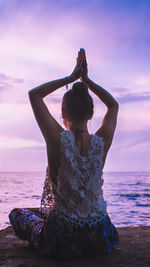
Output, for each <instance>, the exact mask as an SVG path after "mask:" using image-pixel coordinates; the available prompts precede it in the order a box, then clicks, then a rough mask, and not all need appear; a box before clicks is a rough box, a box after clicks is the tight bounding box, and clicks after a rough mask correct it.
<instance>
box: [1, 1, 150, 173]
mask: <svg viewBox="0 0 150 267" xmlns="http://www.w3.org/2000/svg"><path fill="white" fill-rule="evenodd" d="M149 17H150V1H148V0H144V1H143V0H140V1H138V0H132V1H131V0H122V1H119V0H113V1H109V0H107V1H104V0H90V1H88V0H86V1H79V0H78V1H76V0H65V1H63V0H61V1H60V0H59V1H51V0H44V1H43V0H36V1H35V0H32V1H29V0H26V1H20V0H11V1H9V0H1V1H0V36H1V38H0V59H1V60H0V121H1V124H0V171H32V170H33V171H43V170H45V168H46V165H47V159H46V150H45V141H44V138H43V136H42V134H41V132H40V129H39V128H38V125H37V123H36V121H35V118H34V115H33V112H32V109H31V106H30V103H29V99H28V91H29V90H30V89H31V88H33V87H35V86H38V85H39V84H42V83H45V82H48V81H50V80H55V79H58V78H62V77H65V76H67V75H69V74H70V73H71V72H72V70H73V68H74V65H75V61H76V56H77V53H78V50H79V49H80V48H81V47H84V48H85V49H86V53H87V59H88V67H89V76H90V78H91V79H93V80H94V81H95V82H97V83H99V84H100V85H101V86H103V87H104V88H105V89H107V90H108V91H109V92H110V93H111V94H112V95H113V96H114V97H116V99H117V100H118V102H119V104H120V110H119V116H118V124H117V128H116V133H115V137H114V141H113V144H112V147H111V149H110V151H109V153H108V157H107V160H106V164H105V168H104V171H150V152H149V151H150V90H149V88H150V64H149V62H150V31H149V29H150V20H149ZM70 87H71V85H70ZM64 92H65V88H61V89H58V90H57V91H56V92H55V93H53V94H51V95H49V96H47V97H46V98H44V100H45V102H46V103H47V104H48V107H49V110H50V111H51V113H52V114H53V116H54V117H55V118H56V119H57V120H58V121H59V123H60V124H61V125H62V120H61V112H60V109H61V99H62V96H63V94H64ZM91 95H92V96H93V98H94V103H95V114H94V117H93V119H92V120H91V122H89V131H90V132H91V133H94V131H95V130H96V129H98V128H99V127H100V125H101V121H102V118H103V116H104V114H105V111H106V108H105V106H104V104H103V103H102V102H100V101H99V100H98V98H97V97H96V96H94V95H93V94H92V93H91Z"/></svg>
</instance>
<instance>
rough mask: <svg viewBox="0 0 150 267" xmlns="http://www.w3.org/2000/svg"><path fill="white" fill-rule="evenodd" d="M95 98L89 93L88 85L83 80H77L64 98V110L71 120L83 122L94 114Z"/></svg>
mask: <svg viewBox="0 0 150 267" xmlns="http://www.w3.org/2000/svg"><path fill="white" fill-rule="evenodd" d="M93 109H94V104H93V99H92V97H91V96H90V94H89V93H88V87H87V86H86V85H85V84H84V83H83V82H76V83H74V84H73V86H72V89H70V90H69V91H67V92H66V93H65V94H64V96H63V100H62V111H65V113H66V116H67V118H68V119H69V120H71V121H72V120H74V121H77V122H82V121H84V120H89V119H91V118H92V116H93Z"/></svg>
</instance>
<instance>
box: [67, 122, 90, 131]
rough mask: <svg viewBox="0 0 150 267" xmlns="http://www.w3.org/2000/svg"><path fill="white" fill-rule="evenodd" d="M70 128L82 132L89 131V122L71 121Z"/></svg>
mask: <svg viewBox="0 0 150 267" xmlns="http://www.w3.org/2000/svg"><path fill="white" fill-rule="evenodd" d="M69 128H70V130H74V131H75V130H77V131H80V132H88V129H87V122H83V123H71V124H70V126H69Z"/></svg>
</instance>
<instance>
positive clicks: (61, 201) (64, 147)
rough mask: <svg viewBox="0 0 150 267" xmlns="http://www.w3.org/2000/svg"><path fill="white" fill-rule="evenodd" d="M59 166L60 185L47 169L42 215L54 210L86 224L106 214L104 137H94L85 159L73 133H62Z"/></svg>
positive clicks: (66, 131) (68, 131) (58, 177)
mask: <svg viewBox="0 0 150 267" xmlns="http://www.w3.org/2000/svg"><path fill="white" fill-rule="evenodd" d="M60 145H61V146H60V151H61V156H60V167H59V171H58V176H57V185H56V184H54V183H53V182H52V180H51V177H50V175H49V172H48V167H47V170H46V179H45V184H44V188H43V194H42V199H41V208H40V209H41V212H42V213H44V214H48V213H49V211H50V210H51V209H54V210H57V211H58V212H59V214H62V216H65V217H66V218H68V219H70V220H75V221H76V220H77V221H79V222H86V221H89V220H90V221H91V220H95V219H96V218H99V217H102V216H105V215H107V204H106V201H104V198H103V190H102V185H103V172H102V169H103V156H104V142H103V138H102V137H99V136H97V135H92V137H91V142H90V149H89V151H88V154H87V156H82V155H81V154H80V152H79V149H78V147H77V145H76V142H75V136H74V134H73V133H72V131H71V130H64V131H62V132H61V134H60Z"/></svg>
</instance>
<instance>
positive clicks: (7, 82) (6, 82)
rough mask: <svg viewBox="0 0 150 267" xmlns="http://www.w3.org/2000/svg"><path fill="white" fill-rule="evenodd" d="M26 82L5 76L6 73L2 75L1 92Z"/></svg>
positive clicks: (0, 80) (0, 77) (0, 78)
mask: <svg viewBox="0 0 150 267" xmlns="http://www.w3.org/2000/svg"><path fill="white" fill-rule="evenodd" d="M24 81H25V80H24V79H21V78H13V77H10V76H7V75H5V74H4V73H0V91H2V90H8V89H10V88H13V85H16V84H22V83H24Z"/></svg>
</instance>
